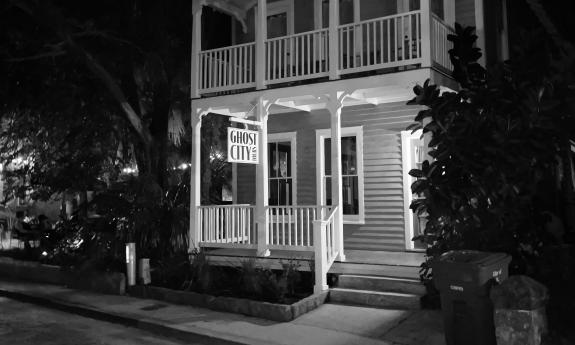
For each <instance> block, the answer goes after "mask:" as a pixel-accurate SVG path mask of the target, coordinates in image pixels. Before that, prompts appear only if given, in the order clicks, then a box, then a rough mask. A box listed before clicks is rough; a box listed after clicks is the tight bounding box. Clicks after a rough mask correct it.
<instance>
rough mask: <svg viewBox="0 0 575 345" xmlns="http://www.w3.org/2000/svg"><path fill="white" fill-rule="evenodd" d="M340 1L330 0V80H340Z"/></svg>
mask: <svg viewBox="0 0 575 345" xmlns="http://www.w3.org/2000/svg"><path fill="white" fill-rule="evenodd" d="M338 25H339V0H329V31H328V32H329V79H330V80H334V79H339V71H338V64H339V63H338V61H339V52H338V34H337V26H338Z"/></svg>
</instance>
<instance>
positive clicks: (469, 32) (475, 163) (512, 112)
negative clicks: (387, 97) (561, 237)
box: [409, 25, 575, 279]
mask: <svg viewBox="0 0 575 345" xmlns="http://www.w3.org/2000/svg"><path fill="white" fill-rule="evenodd" d="M476 38H477V37H476V36H475V35H474V34H473V29H472V28H462V27H461V26H459V25H456V35H449V36H448V39H449V40H450V41H452V42H453V49H451V50H450V51H449V54H450V57H451V62H452V63H453V65H454V71H453V77H454V78H455V79H456V81H457V82H458V83H459V85H460V90H459V91H457V92H443V93H440V90H439V88H438V87H437V86H435V85H430V84H429V81H426V82H425V84H424V85H423V86H416V87H415V89H414V91H415V94H416V97H415V98H414V99H413V100H412V101H410V102H409V104H416V105H421V106H423V110H421V111H420V112H419V113H418V115H417V117H416V119H415V120H416V123H415V124H414V125H412V126H410V127H409V128H411V129H414V130H417V129H423V133H424V135H426V136H427V137H428V138H430V140H429V142H428V146H429V148H430V151H429V153H428V154H429V156H430V157H431V158H432V160H426V161H424V162H423V164H422V167H421V169H413V170H412V171H410V175H411V176H414V177H416V178H417V180H416V181H415V182H414V183H413V185H412V187H411V188H412V191H413V193H414V194H418V195H421V196H422V198H418V199H416V200H414V201H413V203H412V204H411V209H412V210H413V211H414V212H416V213H417V214H418V215H420V216H425V218H426V219H427V223H426V227H425V230H424V233H423V234H422V235H421V236H418V237H417V238H416V239H415V240H421V241H423V242H424V243H425V244H427V246H428V250H427V255H428V258H433V257H437V256H438V255H440V254H441V253H443V252H446V251H448V250H452V249H477V250H483V251H498V252H499V251H500V252H506V253H509V254H512V255H513V261H512V264H511V272H512V273H532V272H533V270H534V269H535V266H536V262H537V260H538V258H539V256H540V253H541V251H542V249H543V248H544V247H545V246H546V245H548V244H551V243H553V241H554V238H553V236H550V234H549V233H548V232H547V231H546V229H545V224H546V223H547V222H548V221H549V216H548V214H549V213H555V214H563V215H569V214H571V213H573V212H572V211H573V210H571V211H564V209H565V210H567V208H564V206H569V205H567V204H562V203H560V202H557V199H560V198H561V196H562V194H561V190H559V189H557V186H558V185H561V184H560V183H558V182H559V181H561V182H562V183H564V182H565V181H566V179H565V178H563V179H562V177H564V176H569V175H564V174H561V173H558V171H559V169H558V167H559V166H563V167H565V166H566V165H565V164H563V165H560V164H558V162H561V163H565V162H566V161H564V160H563V159H564V157H565V155H564V153H565V150H566V149H567V150H568V142H569V140H568V139H569V138H570V136H571V135H572V133H573V132H575V131H574V129H575V126H574V125H573V124H574V118H573V116H572V114H573V113H575V112H574V111H573V109H570V108H569V104H573V102H572V101H573V98H572V93H568V92H566V85H564V84H561V83H560V82H557V83H553V82H551V79H549V78H550V76H549V73H550V71H551V70H552V69H551V67H550V66H549V65H546V63H545V62H546V60H545V59H544V57H542V60H541V61H540V62H539V63H538V64H532V63H531V64H530V63H525V61H522V60H519V61H516V62H513V63H507V64H505V65H504V66H502V67H501V68H499V69H495V70H493V73H491V74H488V73H487V71H486V70H485V69H484V68H483V67H482V66H480V65H479V64H478V63H477V59H478V58H479V57H480V56H481V52H480V50H479V49H478V48H475V45H474V43H475V39H476ZM532 42H535V43H538V42H537V41H536V40H535V39H533V40H532ZM541 48H542V45H538V46H537V47H534V49H532V50H530V49H531V47H526V48H525V49H526V51H529V52H533V54H531V53H529V54H526V57H529V59H533V56H536V55H537V56H541V52H542V51H544V49H541ZM530 61H532V60H530ZM569 94H570V95H571V96H570V97H571V102H570V103H569V102H566V101H567V99H566V98H565V97H566V95H569ZM567 163H569V162H568V161H567ZM561 179H562V180H561ZM569 190H573V186H572V185H571V186H570V187H569ZM565 219H566V218H565ZM428 271H429V267H428V266H427V264H424V266H423V270H422V277H423V279H427V278H429V276H428V273H429V272H428Z"/></svg>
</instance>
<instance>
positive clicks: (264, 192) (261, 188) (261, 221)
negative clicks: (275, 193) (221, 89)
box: [256, 97, 270, 256]
mask: <svg viewBox="0 0 575 345" xmlns="http://www.w3.org/2000/svg"><path fill="white" fill-rule="evenodd" d="M257 102H258V103H257V105H256V111H257V121H258V122H259V124H260V130H259V132H260V135H259V139H258V148H259V151H260V152H259V164H258V165H257V166H256V226H257V229H256V230H257V237H258V256H269V255H270V251H269V249H268V242H269V234H268V223H269V222H268V212H267V206H268V200H269V198H268V110H269V108H268V103H267V102H266V101H264V99H263V98H262V97H259V98H258V101H257Z"/></svg>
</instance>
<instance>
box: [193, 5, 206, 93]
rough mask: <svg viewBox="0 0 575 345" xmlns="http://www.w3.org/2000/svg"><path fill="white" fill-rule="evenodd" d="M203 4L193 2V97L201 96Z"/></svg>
mask: <svg viewBox="0 0 575 345" xmlns="http://www.w3.org/2000/svg"><path fill="white" fill-rule="evenodd" d="M202 8H203V6H202V4H201V2H200V0H193V2H192V15H193V22H192V24H193V26H192V68H191V75H190V78H191V80H190V81H191V98H198V97H200V78H199V73H200V52H201V50H202Z"/></svg>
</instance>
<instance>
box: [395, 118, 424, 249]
mask: <svg viewBox="0 0 575 345" xmlns="http://www.w3.org/2000/svg"><path fill="white" fill-rule="evenodd" d="M422 133H423V131H422V130H421V129H420V130H417V131H416V132H414V133H411V131H402V132H401V167H402V175H403V176H402V180H403V208H404V228H405V249H406V250H410V251H424V250H425V249H422V248H416V247H415V242H413V241H412V240H411V239H412V238H413V236H414V232H415V228H414V223H413V212H412V211H411V209H410V208H409V206H410V205H411V202H412V201H413V199H414V196H413V193H412V192H411V184H412V183H413V182H414V181H415V178H414V177H413V176H411V175H409V171H410V170H411V169H415V168H416V167H414V166H413V165H412V164H411V155H413V154H414V151H413V145H412V140H413V139H421V140H423V137H422ZM423 149H424V150H425V142H424V147H423ZM424 155H425V154H424Z"/></svg>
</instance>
